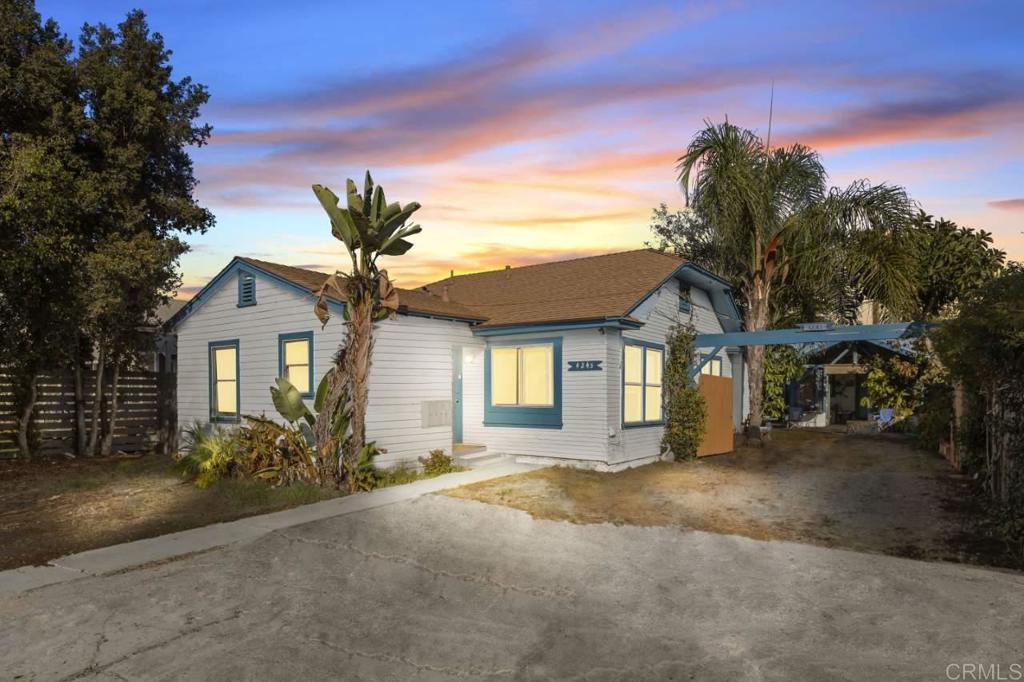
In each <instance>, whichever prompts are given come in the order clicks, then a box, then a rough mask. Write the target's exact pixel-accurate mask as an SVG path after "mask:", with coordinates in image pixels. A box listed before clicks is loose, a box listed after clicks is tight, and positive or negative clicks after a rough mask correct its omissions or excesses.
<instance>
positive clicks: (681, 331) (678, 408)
mask: <svg viewBox="0 0 1024 682" xmlns="http://www.w3.org/2000/svg"><path fill="white" fill-rule="evenodd" d="M695 336H696V333H695V332H694V331H693V329H692V328H690V327H683V326H679V325H676V326H675V327H673V328H672V330H671V331H670V332H669V336H668V342H667V343H668V348H667V350H668V358H667V359H666V361H665V373H664V377H663V379H662V383H663V386H664V389H663V390H664V391H665V433H664V435H663V436H662V439H661V451H662V453H667V452H671V453H672V456H673V457H674V458H675V459H676V460H684V459H691V458H693V457H696V456H697V448H698V447H699V446H700V443H701V441H702V440H703V439H704V416H705V412H706V406H705V405H704V397H703V396H702V395H701V394H700V392H699V391H698V390H697V387H696V386H695V385H694V383H693V382H692V381H691V380H690V367H691V366H692V365H693V362H694V357H695V352H694V348H693V339H694V337H695Z"/></svg>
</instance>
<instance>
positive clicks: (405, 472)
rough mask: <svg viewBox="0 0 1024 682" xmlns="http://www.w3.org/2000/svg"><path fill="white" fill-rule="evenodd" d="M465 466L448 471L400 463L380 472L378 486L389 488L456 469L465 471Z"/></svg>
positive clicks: (448, 472)
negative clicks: (416, 467)
mask: <svg viewBox="0 0 1024 682" xmlns="http://www.w3.org/2000/svg"><path fill="white" fill-rule="evenodd" d="M465 470H466V469H465V467H460V466H451V467H450V468H449V469H448V470H447V471H427V470H422V469H414V468H412V467H411V466H409V465H407V464H400V465H398V466H396V467H393V468H391V469H382V470H381V471H380V472H379V473H378V477H377V486H376V487H378V488H388V487H391V486H393V485H402V484H403V483H412V482H414V481H422V480H423V479H425V478H436V477H437V476H441V475H442V474H451V473H455V472H456V471H465Z"/></svg>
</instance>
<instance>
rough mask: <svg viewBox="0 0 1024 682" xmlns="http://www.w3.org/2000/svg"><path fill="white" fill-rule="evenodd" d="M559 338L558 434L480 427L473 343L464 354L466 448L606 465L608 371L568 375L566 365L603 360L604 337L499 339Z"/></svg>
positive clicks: (477, 353) (478, 347)
mask: <svg viewBox="0 0 1024 682" xmlns="http://www.w3.org/2000/svg"><path fill="white" fill-rule="evenodd" d="M555 336H558V337H561V338H562V366H561V368H560V371H561V373H562V428H561V429H543V428H524V427H514V426H484V423H483V421H484V401H485V400H486V399H487V397H486V396H485V395H484V347H485V341H484V340H483V339H477V343H476V344H475V346H474V347H472V349H470V348H467V349H466V350H464V351H463V389H462V390H463V397H464V398H465V400H464V403H465V408H464V415H465V417H464V421H463V429H464V432H463V436H464V440H465V441H466V442H467V443H481V444H484V445H486V446H487V449H488V450H490V451H494V452H501V453H505V454H511V455H524V456H529V457H550V458H557V459H576V460H588V461H593V462H605V461H606V460H607V441H608V431H607V423H608V404H607V395H608V394H607V376H608V369H607V368H604V370H603V371H600V372H596V371H591V372H570V371H569V370H568V368H569V361H570V360H604V359H605V358H606V357H607V353H608V350H607V348H608V337H607V336H606V335H605V334H602V333H601V332H600V331H598V330H597V329H581V330H576V331H564V332H550V333H544V334H522V335H519V334H516V335H510V336H502V337H499V338H500V340H501V341H502V342H505V341H513V340H528V339H531V338H549V337H555Z"/></svg>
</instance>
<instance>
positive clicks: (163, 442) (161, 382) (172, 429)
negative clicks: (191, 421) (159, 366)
mask: <svg viewBox="0 0 1024 682" xmlns="http://www.w3.org/2000/svg"><path fill="white" fill-rule="evenodd" d="M176 379H177V377H176V376H175V374H174V373H173V372H160V373H159V375H158V376H157V396H158V397H157V418H158V420H159V425H160V427H159V430H158V434H159V439H160V440H159V443H158V445H157V447H158V449H159V451H160V453H161V454H164V455H175V454H177V452H178V398H177V381H176Z"/></svg>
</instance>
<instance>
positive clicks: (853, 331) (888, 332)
mask: <svg viewBox="0 0 1024 682" xmlns="http://www.w3.org/2000/svg"><path fill="white" fill-rule="evenodd" d="M924 327H925V325H924V323H921V322H894V323H891V324H854V325H849V326H844V327H834V328H832V329H822V330H816V331H810V330H806V331H805V330H803V329H769V330H767V331H760V332H726V333H724V334H698V335H697V337H696V338H695V339H694V342H693V345H694V346H695V347H697V348H715V347H718V346H780V345H793V344H799V343H836V342H839V341H886V340H890V339H905V338H908V337H911V336H920V335H921V334H922V333H923V331H924Z"/></svg>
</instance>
